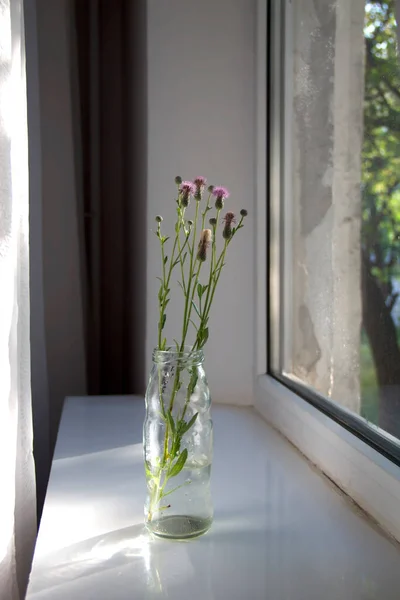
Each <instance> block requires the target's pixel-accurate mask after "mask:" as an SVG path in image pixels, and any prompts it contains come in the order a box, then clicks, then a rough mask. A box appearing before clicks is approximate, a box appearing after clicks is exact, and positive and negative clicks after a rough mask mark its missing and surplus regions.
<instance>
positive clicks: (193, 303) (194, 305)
mask: <svg viewBox="0 0 400 600" xmlns="http://www.w3.org/2000/svg"><path fill="white" fill-rule="evenodd" d="M192 305H193V308H194V310H195V311H196V313H197V315H198V316H199V317H200V319H201V314H200V312H199V309H198V308H197V306H196V303H195V301H194V300H192Z"/></svg>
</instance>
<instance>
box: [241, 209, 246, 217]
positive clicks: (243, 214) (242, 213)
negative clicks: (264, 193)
mask: <svg viewBox="0 0 400 600" xmlns="http://www.w3.org/2000/svg"><path fill="white" fill-rule="evenodd" d="M240 214H241V215H242V217H247V215H248V212H247V210H246V209H245V208H242V210H241V211H240Z"/></svg>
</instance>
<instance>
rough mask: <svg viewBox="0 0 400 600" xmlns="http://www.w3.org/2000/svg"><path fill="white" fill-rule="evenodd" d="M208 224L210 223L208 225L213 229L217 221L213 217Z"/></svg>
mask: <svg viewBox="0 0 400 600" xmlns="http://www.w3.org/2000/svg"><path fill="white" fill-rule="evenodd" d="M208 222H209V223H210V225H212V226H213V227H215V226H216V224H217V219H216V218H215V217H211V219H210V220H209V221H208Z"/></svg>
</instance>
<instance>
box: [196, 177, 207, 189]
mask: <svg viewBox="0 0 400 600" xmlns="http://www.w3.org/2000/svg"><path fill="white" fill-rule="evenodd" d="M193 183H194V185H195V186H196V187H202V186H205V185H206V183H207V179H206V178H205V177H201V176H200V177H196V178H195V179H193Z"/></svg>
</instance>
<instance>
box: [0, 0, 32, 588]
mask: <svg viewBox="0 0 400 600" xmlns="http://www.w3.org/2000/svg"><path fill="white" fill-rule="evenodd" d="M23 32H24V28H23V12H22V0H0V474H1V487H0V598H1V600H19V599H22V598H23V597H24V593H25V588H26V583H27V579H28V574H29V567H30V561H31V557H32V550H33V545H34V540H35V533H36V523H35V483H34V464H33V455H32V415H31V396H30V353H29V255H28V150H27V119H26V86H25V53H24V36H23Z"/></svg>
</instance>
